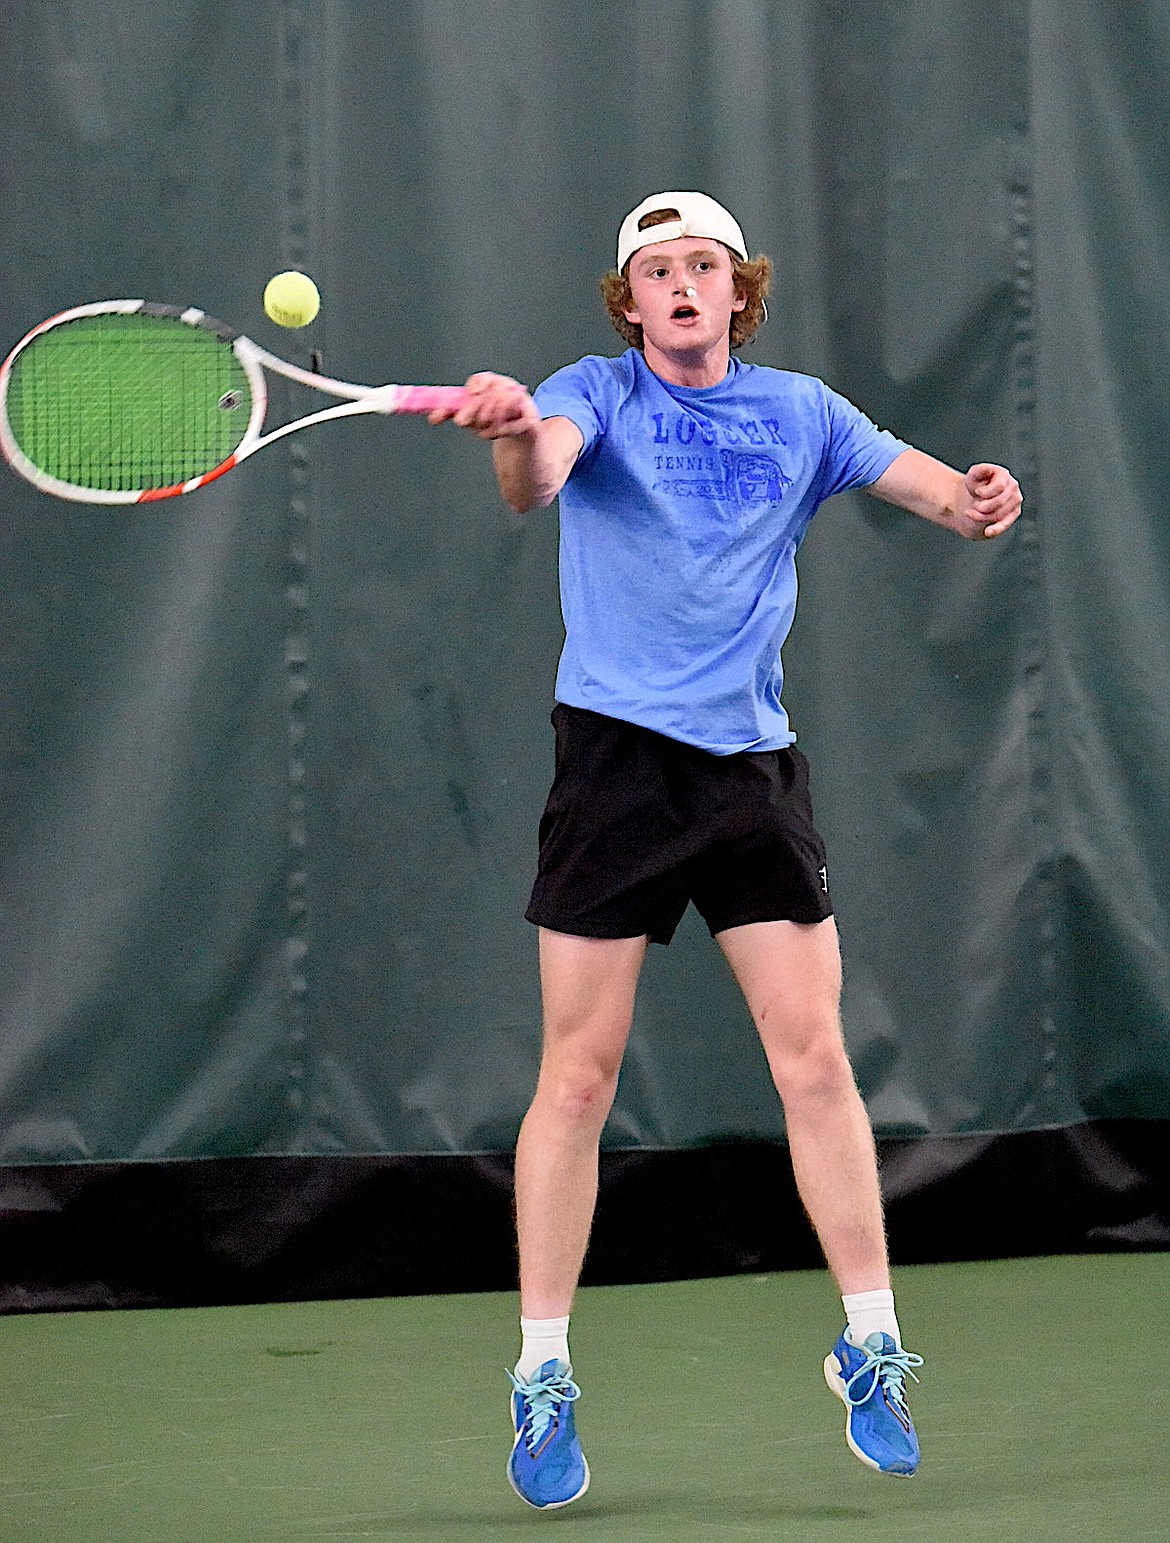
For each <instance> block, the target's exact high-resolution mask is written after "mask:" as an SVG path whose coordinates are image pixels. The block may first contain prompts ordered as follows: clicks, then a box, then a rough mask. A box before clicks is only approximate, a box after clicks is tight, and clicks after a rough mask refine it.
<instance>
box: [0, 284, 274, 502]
mask: <svg viewBox="0 0 1170 1543" xmlns="http://www.w3.org/2000/svg"><path fill="white" fill-rule="evenodd" d="M251 402H252V393H251V389H250V387H249V384H248V377H247V375H246V374H245V372H244V369H243V367H242V365H241V364H240V362H239V360H238V359H237V358H236V356H235V354H234V353H233V351H232V348H231V346H230V344H229V343H226V342H224V341H223V339H222V338H221V337H219V336H217V335H216V334H215V333H214V332H212V331H211V330H210V329H208V328H205V327H199V326H191V325H189V324H188V323H186V322H183V321H179V320H178V319H176V318H174V317H164V316H151V315H148V314H143V313H141V312H130V313H127V314H115V313H107V314H104V315H99V316H84V317H78V318H76V319H74V320H72V321H69V322H63V323H62V324H61V325H59V326H57V327H51V328H49V330H48V331H47V332H43V333H42V334H41V335H40V336H39V337H37V338H34V339H33V341H32V342H31V343H30V344H29V345H28V346H27V347H26V348H25V349H24V350H23V352H22V353H21V354H19V355H18V356H17V358H16V359H15V360H14V361H13V366H12V372H11V376H10V379H9V382H8V402H7V410H8V422H9V426H10V428H11V431H12V435H13V438H14V439H15V440H16V443H17V444H18V445H19V446H20V448H21V450H22V451H23V452H24V454H25V455H26V456H27V457H28V459H29V460H30V461H31V462H32V463H33V465H34V466H36V467H37V468H38V469H39V470H40V471H42V472H44V473H46V474H47V475H48V476H51V477H55V478H57V479H58V480H59V481H61V482H67V483H71V484H72V485H73V486H74V487H80V488H90V489H94V490H102V491H119V492H123V491H134V490H137V489H142V490H149V489H156V488H166V487H173V486H174V485H176V484H177V483H182V482H189V481H190V480H191V479H192V478H194V477H199V476H202V475H203V474H204V473H206V472H209V471H213V470H214V469H215V467H217V466H219V465H221V464H222V462H224V461H226V460H227V458H228V457H229V456H230V455H231V454H232V452H233V450H235V448H236V446H237V445H238V444H239V443H240V441H241V439H243V437H244V433H245V431H246V430H247V427H248V417H249V412H250V409H251Z"/></svg>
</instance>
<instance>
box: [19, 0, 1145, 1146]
mask: <svg viewBox="0 0 1170 1543" xmlns="http://www.w3.org/2000/svg"><path fill="white" fill-rule="evenodd" d="M0 10H2V14H3V35H4V40H5V47H4V50H3V52H2V54H0V122H2V133H3V146H4V150H3V159H2V162H0V178H2V185H0V197H2V198H3V208H4V240H3V242H2V243H0V344H2V345H3V346H8V344H10V343H12V342H15V341H16V340H17V338H19V337H20V336H21V335H22V334H23V332H24V331H26V330H27V329H28V327H30V326H31V325H33V324H34V323H35V322H37V321H39V320H40V319H41V318H42V317H44V316H47V315H49V314H51V313H52V312H54V311H55V310H59V309H61V308H63V307H65V306H67V305H70V304H74V303H78V302H81V301H84V300H91V299H100V298H103V297H111V298H113V297H120V296H144V297H146V298H149V299H154V300H160V301H165V302H169V303H181V304H190V303H194V304H198V305H200V306H202V307H203V308H204V309H206V310H207V311H209V312H211V313H212V314H213V315H217V316H220V317H222V318H223V319H224V320H225V321H227V322H228V323H230V324H232V325H234V326H236V327H239V328H240V329H242V330H244V331H246V332H248V333H249V334H251V335H252V336H254V337H256V339H257V340H258V341H259V342H260V343H261V344H263V345H264V346H266V347H269V348H271V349H273V350H274V351H275V352H278V353H283V354H285V355H286V356H288V357H292V358H294V359H295V360H296V361H298V362H300V363H308V362H309V351H310V349H318V350H320V353H321V356H322V360H323V363H324V367H325V369H326V371H327V372H328V373H330V374H333V375H336V376H340V377H342V378H348V379H354V380H362V381H370V382H376V381H380V380H384V379H397V380H421V381H459V380H461V379H463V378H464V377H465V376H466V375H467V374H468V373H470V372H471V371H472V370H474V369H480V368H492V369H499V370H503V371H505V372H507V373H510V374H513V375H516V376H518V377H519V378H521V379H524V380H526V381H527V382H529V383H530V384H535V383H536V382H537V381H538V380H539V379H541V378H542V377H543V376H544V375H545V374H547V373H549V372H550V371H551V370H552V369H554V368H555V367H557V366H558V365H560V364H562V363H564V362H567V361H568V360H570V359H572V358H575V357H577V356H579V355H580V354H582V353H585V352H598V351H616V350H617V349H618V348H619V347H620V343H619V341H618V339H617V337H616V335H615V334H613V333H612V331H611V330H610V329H609V325H608V322H607V320H606V318H605V315H604V312H603V309H602V307H601V303H600V300H599V297H598V293H597V285H596V281H597V277H598V275H599V274H600V273H601V271H602V270H603V269H604V268H605V267H607V266H609V264H610V262H611V261H612V245H613V240H614V236H615V233H616V228H617V225H618V222H619V221H620V219H621V217H622V215H623V214H624V213H625V212H626V210H627V209H628V208H629V207H631V206H632V204H633V203H634V202H636V201H637V200H638V199H639V198H640V197H642V196H643V195H644V194H645V193H647V192H649V191H652V190H654V189H657V188H662V187H675V186H695V187H700V188H703V189H706V190H707V191H709V192H711V193H712V194H714V195H715V196H717V197H719V198H720V199H722V200H723V201H725V202H726V203H727V204H729V205H730V207H731V208H732V209H733V210H735V211H736V212H737V213H738V214H739V216H740V218H741V221H742V223H743V225H744V228H745V231H746V233H747V237H748V241H749V243H750V245H751V246H752V248H753V250H763V251H766V252H768V253H769V254H770V255H771V256H772V257H773V259H774V260H775V262H776V267H777V282H776V288H775V294H774V297H773V300H772V305H771V310H772V319H771V321H770V323H769V325H768V326H767V327H766V328H765V329H764V331H763V333H762V335H761V337H760V339H759V341H758V343H756V344H755V345H754V346H753V349H752V351H751V353H750V355H749V357H750V358H751V359H752V360H754V361H758V362H760V363H766V364H774V365H780V366H784V367H790V368H794V369H799V370H807V371H809V372H812V373H815V374H818V375H821V376H822V377H823V378H825V379H827V380H828V381H829V382H830V383H831V384H832V385H833V386H835V387H836V388H837V389H839V390H841V391H843V392H845V393H846V394H848V395H850V396H852V397H853V398H854V399H855V400H857V401H858V402H859V403H860V404H861V405H862V406H864V407H865V408H866V409H867V410H868V411H869V412H870V413H871V414H872V415H873V416H874V417H875V418H877V419H878V421H879V422H881V423H882V424H884V425H886V426H888V427H890V428H892V429H894V430H895V431H896V432H897V433H899V434H900V435H902V436H903V437H905V438H908V439H909V440H911V441H912V442H914V443H915V444H917V445H919V446H921V447H922V448H923V449H925V450H928V451H930V452H932V453H934V454H936V455H939V456H942V457H944V458H946V459H949V460H951V461H953V462H955V463H957V464H960V465H964V466H965V465H966V464H968V463H969V462H971V461H973V460H977V459H989V460H1002V461H1005V462H1007V463H1008V464H1010V465H1012V466H1013V468H1014V469H1016V470H1017V472H1018V474H1019V475H1020V477H1021V481H1022V482H1023V483H1024V485H1025V493H1026V497H1027V503H1026V506H1025V516H1024V518H1023V520H1022V521H1021V523H1020V524H1019V525H1018V526H1017V528H1016V530H1015V531H1014V532H1013V534H1012V535H1011V536H1010V537H1009V538H1006V539H1004V540H1003V541H1000V542H998V543H995V544H994V547H989V548H988V549H983V548H979V547H976V546H974V545H972V544H967V543H962V542H959V541H957V540H955V539H953V538H949V537H947V536H946V535H944V534H943V533H942V532H940V531H938V530H937V529H935V528H933V527H929V526H927V525H926V524H924V523H923V522H921V521H916V520H914V519H912V518H911V517H909V516H904V515H901V514H900V513H898V512H896V511H892V510H890V509H888V508H885V507H884V506H881V505H878V504H877V503H875V502H874V501H872V500H870V499H867V498H865V497H863V496H850V497H847V498H841V499H838V500H836V501H835V502H834V503H832V504H830V505H829V506H828V507H826V508H825V509H824V510H823V511H822V513H821V514H820V515H819V516H818V518H817V521H816V522H815V523H814V526H813V529H812V532H811V534H810V536H809V539H808V542H807V544H806V546H805V548H804V552H803V554H802V556H803V562H802V568H801V576H802V587H803V593H802V601H801V610H800V614H799V616H798V620H797V626H796V629H795V632H794V634H793V637H792V640H791V642H790V644H789V647H788V650H787V654H786V663H787V672H788V678H789V683H790V684H789V708H790V712H791V714H792V717H793V721H794V723H795V726H796V728H797V731H798V733H799V735H800V742H801V744H802V746H803V747H804V748H805V749H806V751H807V752H808V754H809V756H810V758H811V760H812V764H813V779H814V780H813V792H814V799H815V801H816V804H817V808H818V815H819V822H820V824H821V825H822V827H823V830H824V832H825V835H826V838H827V840H828V844H829V853H830V864H831V869H832V878H833V886H834V894H835V897H836V900H837V905H838V911H839V919H840V923H841V927H842V933H843V940H844V953H845V965H846V997H845V1012H846V1024H847V1032H848V1037H849V1040H850V1044H851V1047H852V1050H853V1053H854V1056H855V1061H856V1065H857V1068H858V1073H859V1077H860V1080H861V1082H862V1086H863V1089H864V1091H865V1093H866V1095H867V1097H868V1099H869V1102H870V1106H871V1109H872V1111H873V1114H874V1117H875V1121H876V1123H877V1126H878V1129H879V1131H880V1132H881V1133H883V1134H893V1135H897V1134H909V1135H914V1134H930V1135H939V1134H948V1133H955V1132H977V1131H992V1132H993V1131H1011V1130H1017V1129H1038V1128H1041V1127H1046V1126H1055V1125H1071V1124H1076V1123H1078V1122H1080V1121H1084V1120H1087V1119H1094V1118H1110V1117H1142V1118H1157V1119H1165V1118H1168V1117H1170V1071H1168V1067H1170V1053H1168V1029H1167V1024H1168V1021H1170V973H1168V965H1167V959H1168V957H1170V926H1168V922H1167V898H1166V897H1167V895H1168V894H1170V841H1168V839H1167V834H1166V817H1165V810H1166V808H1167V806H1168V804H1170V726H1168V725H1170V641H1168V640H1170V522H1168V521H1167V518H1166V507H1167V503H1168V502H1170V458H1168V454H1167V450H1166V436H1165V423H1164V420H1165V391H1164V384H1163V379H1162V376H1163V372H1162V370H1161V367H1160V366H1161V359H1160V353H1161V346H1162V339H1163V338H1164V337H1165V336H1166V335H1167V332H1168V331H1170V286H1168V283H1167V278H1166V275H1167V273H1170V170H1168V163H1167V159H1166V155H1165V146H1164V137H1165V136H1164V117H1165V112H1164V104H1165V100H1166V96H1167V91H1168V89H1170V78H1168V77H1170V67H1168V61H1170V15H1168V13H1167V12H1166V10H1165V8H1164V7H1162V6H1160V5H1157V4H1154V3H1153V0H1145V3H1142V0H1132V3H1130V4H1127V5H1126V6H1124V7H1121V8H1118V7H1116V6H1115V5H1112V4H1107V3H1106V0H1062V3H1060V4H1059V5H1058V4H1057V3H1056V0H1031V3H1026V0H949V3H947V4H946V5H943V6H939V5H935V4H928V3H926V0H912V3H907V4H902V5H896V6H892V5H887V4H882V3H878V0H855V3H851V4H850V5H848V6H845V5H842V4H839V3H836V0H662V3H659V4H655V5H653V6H651V5H644V4H641V3H634V4H629V3H623V4H617V3H616V0H597V3H595V4H593V5H591V6H589V7H585V8H581V7H574V6H562V5H553V4H549V3H542V0H481V3H478V4H475V5H472V4H467V3H457V0H429V3H427V4H425V5H422V4H415V3H402V4H394V5H375V4H369V3H363V0H321V3H316V4H310V3H308V0H285V3H279V0H247V3H245V0H172V3H170V4H168V5H166V6H158V5H157V4H147V3H146V0H86V3H85V4H84V5H83V4H81V3H80V0H47V3H45V4H39V5H35V6H21V5H17V4H15V3H7V4H4V5H3V6H2V7H0ZM290 266H295V267H301V268H304V269H306V270H307V271H309V272H310V273H312V274H313V276H314V277H315V278H316V280H317V282H318V284H319V285H320V287H321V290H322V293H323V296H324V306H323V310H322V313H321V316H320V319H319V320H318V321H317V322H315V323H314V325H313V327H312V328H311V329H310V330H309V331H308V332H307V333H281V332H280V331H279V330H278V329H277V328H276V327H274V326H273V325H272V324H271V323H270V322H268V321H267V319H266V318H265V317H264V315H263V312H262V310H261V306H260V295H261V292H262V289H263V286H264V283H265V281H266V279H267V278H268V277H269V276H270V275H271V274H272V273H273V272H275V271H277V270H278V269H281V268H285V267H290ZM312 405H313V404H312V402H311V394H309V393H306V392H304V391H302V390H301V388H293V387H283V386H281V387H278V388H277V389H276V391H275V394H274V402H273V412H274V413H275V414H276V415H277V416H279V415H284V414H288V415H291V414H293V413H299V412H302V411H308V410H311V406H312ZM0 560H2V562H3V571H4V576H5V592H6V604H5V605H4V607H3V608H2V610H0V692H2V698H0V704H2V705H0V1162H3V1163H6V1164H26V1163H38V1162H50V1163H61V1162H78V1161H86V1160H99V1159H100V1160H118V1159H159V1158H190V1157H203V1156H229V1155H231V1156H238V1155H247V1154H251V1153H267V1154H289V1153H308V1154H318V1153H322V1154H361V1153H448V1152H450V1153H474V1152H481V1151H487V1152H494V1151H502V1150H506V1149H508V1148H509V1147H510V1146H511V1144H512V1142H513V1140H514V1136H515V1131H516V1127H517V1124H518V1121H519V1118H520V1115H521V1113H522V1111H523V1109H524V1107H525V1105H526V1102H527V1098H528V1096H529V1093H530V1090H531V1087H532V1083H533V1079H534V1075H535V1058H536V1050H537V1044H538V1017H539V1010H538V995H537V985H536V974H535V947H534V936H533V934H532V930H531V929H530V928H529V927H528V926H527V924H526V923H525V922H524V921H523V920H522V918H521V913H522V910H523V905H524V902H525V899H526V896H527V889H528V885H529V882H530V878H531V873H532V868H533V863H534V857H535V830H536V822H537V818H538V815H539V811H540V807H541V803H542V800H543V796H544V792H545V790H546V786H547V782H548V778H549V775H550V771H551V734H550V731H549V728H548V723H547V715H548V711H549V709H550V707H551V691H552V680H553V673H554V668H555V662H556V655H557V650H558V647H559V642H560V624H559V618H558V612H557V597H556V517H555V512H553V511H550V512H547V513H545V514H539V515H534V516H532V517H530V518H528V519H526V520H524V521H517V520H515V519H514V518H512V517H511V516H510V515H509V514H508V512H507V511H506V510H505V509H504V508H503V506H502V504H501V502H500V500H499V497H498V495H497V493H496V490H495V486H494V482H493V479H492V476H491V470H490V462H489V456H488V452H487V450H486V448H485V447H484V446H482V445H480V444H479V443H478V442H476V441H474V440H473V439H471V438H470V437H469V436H465V435H461V434H460V433H458V432H457V431H454V430H452V429H450V428H446V429H442V430H434V429H431V428H430V427H429V425H427V424H425V423H421V422H413V421H411V422H408V421H404V420H397V421H392V420H387V421H377V422H374V421H353V422H347V423H343V424H335V425H329V426H324V427H322V428H320V429H318V430H311V431H308V432H307V433H305V434H301V435H296V436H293V437H292V438H291V439H290V440H289V441H287V442H286V443H285V444H283V445H282V446H280V447H279V448H274V449H273V450H272V451H269V452H265V453H264V454H263V455H261V456H258V457H257V458H256V459H255V460H253V461H250V462H249V463H248V464H247V466H246V467H244V468H242V469H241V470H240V471H239V472H237V473H234V474H233V475H231V476H230V477H227V478H225V479H224V480H222V481H221V482H219V483H217V484H215V485H214V486H213V487H211V488H208V489H207V490H205V491H203V492H201V493H199V494H197V495H195V496H192V497H190V498H185V499H177V500H173V501H171V502H170V503H168V504H165V505H162V506H159V507H156V508H149V509H148V510H147V511H146V512H142V511H140V510H130V511H121V512H113V513H111V512H110V511H108V510H103V509H97V508H94V509H91V508H87V507H84V506H81V505H69V504H65V503H61V502H58V501H55V500H52V499H49V498H47V497H44V496H43V495H39V494H37V493H35V492H33V491H32V489H30V488H28V487H26V486H25V485H24V484H22V483H21V482H19V481H18V479H16V478H15V477H13V476H11V475H10V474H8V473H7V472H6V471H5V472H4V473H3V475H2V478H0ZM781 1129H782V1127H781V1122H780V1116H779V1111H778V1108H777V1106H776V1103H775V1100H774V1097H773V1095H772V1094H771V1092H770V1088H769V1085H768V1083H767V1079H766V1073H765V1068H764V1065H763V1060H762V1057H761V1055H760V1054H759V1051H758V1048H757V1047H756V1046H755V1044H754V1041H753V1035H752V1032H751V1029H750V1025H749V1023H748V1021H747V1018H746V1014H745V1012H744V1010H743V1008H742V1006H741V1004H740V1002H739V999H738V996H737V994H736V992H735V991H734V989H733V987H732V985H731V983H730V980H729V978H728V977H727V974H726V971H725V970H724V968H723V966H722V963H721V961H720V960H719V957H718V955H717V952H716V951H715V950H714V949H713V948H712V946H711V944H710V942H709V940H708V939H707V938H706V935H705V933H704V931H703V929H702V927H701V925H699V924H698V923H697V922H696V921H695V919H694V918H693V917H692V918H691V919H689V920H688V922H687V923H686V924H684V927H683V929H682V931H681V932H680V935H679V937H678V939H677V940H676V942H675V944H674V945H673V946H672V947H671V948H670V949H669V950H657V951H655V953H654V956H653V957H652V958H651V960H650V962H649V965H648V967H647V972H646V977H645V982H644V986H643V990H642V994H641V998H640V1002H639V1008H638V1016H637V1022H636V1026H635V1032H634V1036H633V1041H632V1044H631V1050H630V1055H629V1059H628V1063H627V1066H626V1069H625V1071H624V1074H623V1078H622V1084H621V1088H620V1091H619V1096H618V1102H617V1106H616V1108H615V1111H614V1115H613V1118H612V1121H611V1124H610V1127H609V1130H608V1132H607V1137H606V1139H607V1142H609V1143H610V1144H611V1145H614V1146H629V1147H687V1146H694V1145H700V1144H704V1143H708V1142H712V1141H718V1140H741V1139H742V1140H750V1139H758V1138H770V1137H774V1136H777V1135H779V1134H780V1133H781Z"/></svg>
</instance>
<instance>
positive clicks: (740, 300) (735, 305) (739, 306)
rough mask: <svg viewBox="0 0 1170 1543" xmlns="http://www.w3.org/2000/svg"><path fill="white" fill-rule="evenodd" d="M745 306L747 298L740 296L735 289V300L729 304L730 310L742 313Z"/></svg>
mask: <svg viewBox="0 0 1170 1543" xmlns="http://www.w3.org/2000/svg"><path fill="white" fill-rule="evenodd" d="M745 305H747V296H746V295H741V294H740V292H739V290H738V289H737V290H736V292H735V299H734V300H733V301H732V302H731V309H732V310H733V311H742V310H743V308H744V306H745Z"/></svg>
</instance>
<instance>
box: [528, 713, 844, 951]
mask: <svg viewBox="0 0 1170 1543" xmlns="http://www.w3.org/2000/svg"><path fill="white" fill-rule="evenodd" d="M552 721H553V726H554V728H555V729H556V734H557V759H556V776H555V778H554V780H553V785H552V790H551V792H550V793H549V796H548V803H547V804H546V806H545V811H544V815H543V817H542V819H541V822H540V864H539V869H538V872H537V877H536V884H535V886H534V887H533V891H532V899H531V901H530V902H529V906H528V910H527V912H526V913H525V914H526V916H527V918H528V920H529V921H530V922H535V923H536V925H537V926H538V927H548V928H549V929H551V930H552V931H554V932H567V933H570V934H572V935H574V936H576V937H587V938H630V937H642V936H647V935H648V936H649V938H650V940H651V941H652V942H654V943H669V942H670V940H671V937H672V936H673V934H674V930H675V928H676V927H677V926H678V924H679V922H680V921H681V920H682V915H683V912H684V911H685V910H686V908H687V905H688V903H689V902H690V901H694V903H695V906H696V908H697V909H698V911H699V913H700V914H701V916H702V917H703V920H704V921H705V922H706V923H707V926H708V928H709V930H710V932H711V933H712V935H714V934H715V933H719V932H724V931H726V929H727V928H728V927H742V926H745V925H746V924H747V923H749V922H766V921H795V922H819V921H824V919H825V918H826V917H827V916H831V915H832V914H833V906H832V902H831V900H830V899H829V878H828V870H827V868H826V864H825V848H824V843H823V842H822V841H821V838H820V836H819V835H818V834H817V831H816V827H815V826H814V825H813V816H812V804H811V802H810V799H809V791H808V762H807V761H806V760H805V758H804V756H803V755H802V754H801V752H800V751H799V750H797V749H796V747H795V746H789V747H788V748H787V749H785V750H765V751H742V752H741V753H739V754H737V755H711V754H710V752H708V751H706V750H697V749H695V747H694V746H693V745H684V744H681V743H680V742H679V741H678V740H674V739H668V738H666V736H664V735H662V734H656V733H654V732H653V730H651V729H644V728H640V727H638V725H636V724H632V723H623V722H621V721H620V720H619V719H617V718H607V717H604V716H603V715H602V714H601V713H594V712H588V711H586V710H585V709H584V708H580V707H568V706H566V705H565V704H564V703H559V704H558V705H557V707H556V708H555V709H554V710H553V715H552Z"/></svg>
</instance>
